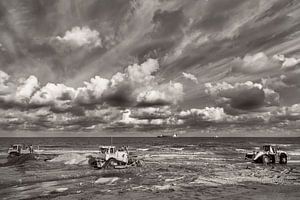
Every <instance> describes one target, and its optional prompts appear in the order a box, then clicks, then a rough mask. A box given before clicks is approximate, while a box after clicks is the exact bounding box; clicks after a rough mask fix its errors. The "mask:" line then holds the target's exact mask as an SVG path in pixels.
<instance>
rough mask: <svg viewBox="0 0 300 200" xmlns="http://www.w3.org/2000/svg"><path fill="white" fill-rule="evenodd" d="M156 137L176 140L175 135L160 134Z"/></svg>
mask: <svg viewBox="0 0 300 200" xmlns="http://www.w3.org/2000/svg"><path fill="white" fill-rule="evenodd" d="M157 137H158V138H177V134H176V133H174V134H173V135H163V134H161V135H158V136H157Z"/></svg>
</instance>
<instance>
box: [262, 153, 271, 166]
mask: <svg viewBox="0 0 300 200" xmlns="http://www.w3.org/2000/svg"><path fill="white" fill-rule="evenodd" d="M270 162H271V160H270V157H269V156H267V155H263V156H262V163H263V164H265V165H267V164H269V163H270Z"/></svg>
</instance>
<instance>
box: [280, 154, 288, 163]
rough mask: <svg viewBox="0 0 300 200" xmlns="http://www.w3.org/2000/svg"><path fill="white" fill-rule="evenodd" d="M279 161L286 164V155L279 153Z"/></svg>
mask: <svg viewBox="0 0 300 200" xmlns="http://www.w3.org/2000/svg"><path fill="white" fill-rule="evenodd" d="M279 163H280V164H287V156H286V155H284V154H282V155H280V158H279Z"/></svg>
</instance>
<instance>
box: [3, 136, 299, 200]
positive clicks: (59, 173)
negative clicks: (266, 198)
mask: <svg viewBox="0 0 300 200" xmlns="http://www.w3.org/2000/svg"><path fill="white" fill-rule="evenodd" d="M12 144H27V145H29V144H30V145H33V147H34V150H35V154H34V156H25V157H24V156H21V157H20V158H17V159H14V160H13V161H9V160H7V149H8V148H9V147H10V145H12ZM264 144H272V145H276V146H278V147H279V148H280V150H283V151H286V152H287V154H288V163H287V165H281V164H270V165H267V166H266V165H263V164H255V163H252V162H251V161H249V160H245V159H244V157H245V153H247V152H253V151H257V150H259V148H260V147H261V146H262V145H264ZM101 145H115V146H117V147H121V146H126V147H128V150H129V154H130V156H134V157H135V158H136V159H138V160H140V161H141V163H142V166H130V167H128V168H126V169H94V168H93V167H92V166H90V165H89V164H88V159H89V157H90V156H97V153H98V152H99V146H101ZM257 184H264V185H265V184H269V185H284V186H291V187H293V186H300V137H288V138H283V137H276V138H271V137H266V138H263V137H257V138H250V137H232V138H231V137H178V138H172V137H166V138H157V137H36V138H29V137H25V138H20V137H19V138H0V199H3V200H12V199H120V198H123V199H210V197H215V196H216V195H217V196H218V195H221V196H222V195H223V196H224V195H225V196H226V194H232V193H234V192H236V191H237V190H236V189H235V188H236V187H239V191H244V192H251V191H250V190H252V189H253V187H248V186H249V185H257ZM246 186H247V187H246ZM220 188H222V190H220ZM224 191H227V193H224ZM221 196H220V197H221ZM229 199H230V198H229Z"/></svg>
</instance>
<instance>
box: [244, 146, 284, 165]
mask: <svg viewBox="0 0 300 200" xmlns="http://www.w3.org/2000/svg"><path fill="white" fill-rule="evenodd" d="M287 158H288V156H287V153H286V152H285V151H281V150H279V148H278V147H276V146H273V145H264V146H262V148H261V150H260V151H257V152H255V151H254V152H251V153H247V154H246V155H245V159H251V160H252V161H253V162H255V163H263V164H269V163H279V164H287Z"/></svg>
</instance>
